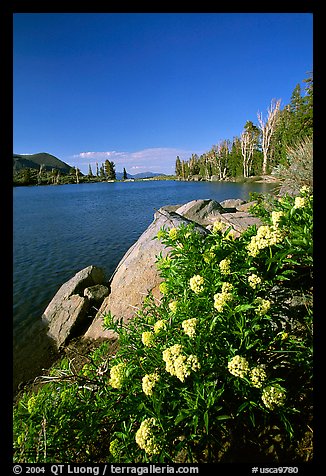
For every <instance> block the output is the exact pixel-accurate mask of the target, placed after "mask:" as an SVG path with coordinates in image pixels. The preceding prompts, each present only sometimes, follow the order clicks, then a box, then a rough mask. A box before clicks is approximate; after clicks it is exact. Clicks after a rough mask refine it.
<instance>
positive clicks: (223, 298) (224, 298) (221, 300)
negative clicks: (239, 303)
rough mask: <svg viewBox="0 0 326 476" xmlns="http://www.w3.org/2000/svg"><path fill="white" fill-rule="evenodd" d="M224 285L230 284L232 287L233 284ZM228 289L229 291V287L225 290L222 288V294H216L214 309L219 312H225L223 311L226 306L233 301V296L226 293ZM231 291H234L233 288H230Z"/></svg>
mask: <svg viewBox="0 0 326 476" xmlns="http://www.w3.org/2000/svg"><path fill="white" fill-rule="evenodd" d="M223 284H224V285H226V284H229V285H230V286H232V284H230V283H223ZM226 289H228V287H226V286H224V288H223V286H222V292H221V293H216V294H214V307H215V309H216V310H217V311H218V312H223V309H224V307H225V306H226V304H227V303H228V302H230V301H232V300H233V294H232V293H230V292H228V291H226ZM229 289H232V288H229Z"/></svg>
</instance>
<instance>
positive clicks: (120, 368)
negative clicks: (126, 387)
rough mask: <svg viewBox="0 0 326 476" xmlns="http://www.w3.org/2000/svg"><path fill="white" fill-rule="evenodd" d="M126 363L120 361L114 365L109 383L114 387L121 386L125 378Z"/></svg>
mask: <svg viewBox="0 0 326 476" xmlns="http://www.w3.org/2000/svg"><path fill="white" fill-rule="evenodd" d="M125 370H126V364H124V363H122V362H121V363H120V364H117V365H114V366H113V367H112V369H111V371H110V380H109V384H110V385H111V386H112V387H113V388H121V387H122V384H123V381H124V378H125Z"/></svg>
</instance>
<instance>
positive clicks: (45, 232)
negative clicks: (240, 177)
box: [13, 181, 274, 380]
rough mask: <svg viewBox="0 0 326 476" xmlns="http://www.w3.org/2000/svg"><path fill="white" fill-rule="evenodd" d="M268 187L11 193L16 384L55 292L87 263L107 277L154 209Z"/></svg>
mask: <svg viewBox="0 0 326 476" xmlns="http://www.w3.org/2000/svg"><path fill="white" fill-rule="evenodd" d="M273 188H274V185H272V184H262V183H261V184H258V183H247V184H238V183H219V182H178V181H144V182H125V183H123V182H116V183H90V184H79V185H75V184H71V185H60V186H38V187H16V188H14V190H13V206H14V208H13V210H14V217H13V218H14V220H13V224H14V230H13V231H14V248H13V250H14V273H13V278H14V281H13V291H14V294H13V299H14V310H13V333H14V379H16V380H20V379H22V378H30V375H32V373H33V372H32V371H31V367H32V366H33V365H35V364H31V362H30V361H29V358H30V356H31V348H33V350H34V351H35V347H36V346H37V345H38V341H37V332H38V330H37V329H38V327H37V326H39V325H40V321H41V316H42V313H43V311H44V309H45V308H46V306H47V304H48V303H49V301H50V300H51V299H52V297H53V296H54V294H55V293H56V292H57V290H58V289H59V287H60V286H61V285H62V284H63V283H64V282H65V281H67V280H68V279H70V278H71V277H72V276H74V274H76V273H77V272H78V271H80V270H81V269H82V268H85V267H86V266H89V265H96V266H100V267H102V268H103V269H104V270H105V272H106V275H107V278H109V277H110V276H111V274H112V273H113V271H114V269H115V268H116V266H117V264H118V263H119V261H120V259H121V258H122V257H123V255H124V253H125V252H126V251H127V250H128V248H129V247H130V246H131V245H132V244H133V243H134V242H135V241H136V240H137V239H138V237H139V236H140V235H141V234H142V233H143V231H144V230H145V229H146V228H147V227H148V225H149V224H150V223H151V222H152V221H153V215H154V212H155V210H156V209H158V208H160V207H162V206H164V205H176V204H183V203H186V202H189V201H190V200H195V199H206V198H211V199H214V200H217V201H223V200H226V199H228V198H242V199H244V200H248V199H249V192H264V193H265V192H269V191H272V190H273ZM43 363H45V361H44V362H43ZM21 375H23V377H21Z"/></svg>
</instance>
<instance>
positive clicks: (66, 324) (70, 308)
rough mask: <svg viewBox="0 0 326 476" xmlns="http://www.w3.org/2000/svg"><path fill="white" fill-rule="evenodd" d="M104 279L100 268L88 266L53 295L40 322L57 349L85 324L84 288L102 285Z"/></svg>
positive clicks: (86, 303)
mask: <svg viewBox="0 0 326 476" xmlns="http://www.w3.org/2000/svg"><path fill="white" fill-rule="evenodd" d="M104 279H105V274H104V271H103V270H102V269H101V268H98V267H97V266H88V267H87V268H84V269H82V270H81V271H79V272H78V273H77V274H75V276H73V277H72V278H71V279H70V280H69V281H67V282H66V283H64V284H63V285H62V286H61V287H60V289H59V290H58V292H57V293H56V294H55V296H54V297H53V299H52V300H51V302H50V303H49V305H48V306H47V308H46V309H45V311H44V313H43V315H42V320H43V322H45V323H46V324H47V325H48V335H49V336H50V337H51V338H52V339H53V340H54V341H55V343H56V345H57V347H58V348H59V347H60V346H62V345H63V344H65V342H66V340H67V339H68V338H69V337H70V336H71V335H72V334H73V333H74V332H76V330H77V329H78V328H80V327H82V326H83V325H84V324H85V320H86V319H87V316H88V310H89V307H90V301H89V300H88V299H87V297H83V292H84V290H85V288H87V287H91V286H94V285H97V284H102V283H103V281H104Z"/></svg>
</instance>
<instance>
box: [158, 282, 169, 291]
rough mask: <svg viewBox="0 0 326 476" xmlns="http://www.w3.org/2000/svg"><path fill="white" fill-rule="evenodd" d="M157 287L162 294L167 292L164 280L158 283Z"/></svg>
mask: <svg viewBox="0 0 326 476" xmlns="http://www.w3.org/2000/svg"><path fill="white" fill-rule="evenodd" d="M159 289H160V291H161V293H162V294H167V293H168V292H169V289H168V285H167V284H166V282H165V281H163V283H161V284H160V286H159Z"/></svg>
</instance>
